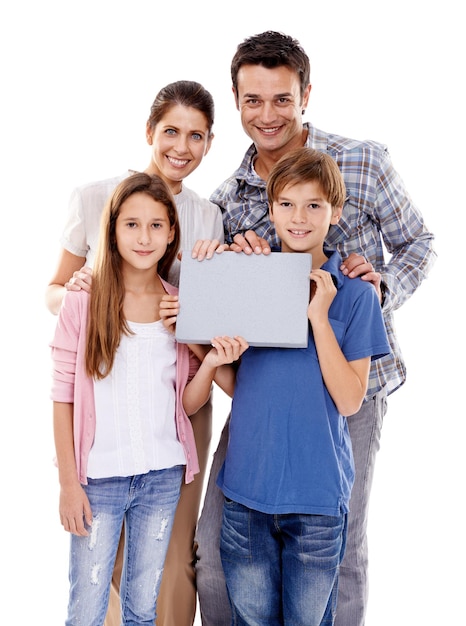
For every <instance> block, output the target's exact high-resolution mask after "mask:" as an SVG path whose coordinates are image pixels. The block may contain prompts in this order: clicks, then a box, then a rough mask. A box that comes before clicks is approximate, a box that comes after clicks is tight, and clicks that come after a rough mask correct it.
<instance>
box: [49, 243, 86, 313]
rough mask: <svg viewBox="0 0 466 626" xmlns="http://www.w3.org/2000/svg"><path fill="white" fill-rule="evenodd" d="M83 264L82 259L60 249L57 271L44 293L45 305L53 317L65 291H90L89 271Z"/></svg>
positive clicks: (84, 260) (83, 259)
mask: <svg viewBox="0 0 466 626" xmlns="http://www.w3.org/2000/svg"><path fill="white" fill-rule="evenodd" d="M85 262H86V259H85V258H84V257H80V256H76V255H74V254H72V253H71V252H68V250H65V249H64V248H63V249H62V251H61V254H60V258H59V260H58V267H57V270H56V272H55V274H54V275H53V276H52V279H51V281H50V283H49V284H48V286H47V290H46V292H45V304H46V306H47V308H48V310H49V311H50V312H51V313H53V314H54V315H58V311H59V310H60V306H61V303H62V300H63V296H64V295H65V292H66V291H67V290H70V291H79V290H80V289H84V290H85V291H90V288H91V281H92V275H91V269H90V268H89V267H86V266H85V265H84V264H85Z"/></svg>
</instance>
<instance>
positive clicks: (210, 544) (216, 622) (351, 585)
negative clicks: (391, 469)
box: [196, 390, 387, 626]
mask: <svg viewBox="0 0 466 626" xmlns="http://www.w3.org/2000/svg"><path fill="white" fill-rule="evenodd" d="M386 406H387V399H386V392H385V390H382V391H380V392H379V393H378V394H377V395H376V396H374V397H373V398H371V399H370V400H367V401H366V402H364V403H363V405H362V407H361V409H360V410H359V412H358V413H356V414H355V415H352V416H351V417H349V418H348V425H349V430H350V435H351V442H352V446H353V454H354V462H355V467H356V482H355V484H354V487H353V491H352V494H351V501H350V513H349V516H348V536H347V545H346V554H345V558H344V560H343V563H342V565H341V568H340V580H339V592H338V595H339V597H338V603H337V616H336V620H335V626H363V624H364V616H365V611H366V603H367V553H368V546H367V537H366V531H367V519H368V509H369V497H370V493H371V487H372V479H373V475H374V468H375V461H376V455H377V451H378V449H379V447H380V437H381V430H382V424H383V418H384V415H385V412H386ZM228 427H229V420H227V422H226V424H225V427H224V428H223V431H222V434H221V437H220V441H219V444H218V447H217V450H216V452H215V454H214V458H213V461H212V468H211V472H210V476H209V482H208V485H207V491H206V495H205V499H204V507H203V509H202V513H201V517H200V519H199V523H198V527H197V533H196V540H197V544H198V549H197V558H198V561H197V563H196V579H197V590H198V594H199V605H200V610H201V616H202V624H203V626H230V625H231V610H230V606H229V603H228V595H227V591H226V586H225V580H224V578H223V571H222V563H221V561H220V555H219V542H220V527H221V520H222V510H223V493H222V492H221V491H220V489H219V488H218V487H217V485H216V479H217V475H218V472H219V470H220V468H221V467H222V464H223V461H224V459H225V455H226V449H227V445H228V433H229V428H228Z"/></svg>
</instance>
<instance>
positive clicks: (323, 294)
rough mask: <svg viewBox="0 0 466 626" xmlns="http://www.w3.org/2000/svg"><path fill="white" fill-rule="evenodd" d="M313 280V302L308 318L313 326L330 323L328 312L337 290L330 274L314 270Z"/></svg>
mask: <svg viewBox="0 0 466 626" xmlns="http://www.w3.org/2000/svg"><path fill="white" fill-rule="evenodd" d="M310 278H311V302H310V303H309V306H308V309H307V316H308V318H309V321H310V322H311V324H313V325H314V324H317V323H318V322H321V321H328V311H329V309H330V305H331V304H332V302H333V299H334V298H335V296H336V294H337V288H336V287H335V284H334V282H333V278H332V275H331V274H330V272H326V271H325V270H321V269H317V270H312V271H311V274H310Z"/></svg>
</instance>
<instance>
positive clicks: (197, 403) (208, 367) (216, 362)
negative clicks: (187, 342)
mask: <svg viewBox="0 0 466 626" xmlns="http://www.w3.org/2000/svg"><path fill="white" fill-rule="evenodd" d="M190 347H191V348H195V350H193V352H194V354H196V356H198V358H199V359H200V360H201V365H200V366H199V369H198V371H197V372H196V374H195V376H194V377H193V378H192V379H191V380H190V382H189V383H188V384H187V385H186V387H185V390H184V393H183V406H184V409H185V411H186V413H187V414H188V415H193V414H194V413H196V412H197V411H198V410H199V409H200V408H201V406H203V405H204V404H205V403H206V402H207V400H208V398H209V395H210V390H211V387H212V383H213V382H214V381H215V382H216V383H217V385H219V387H221V389H223V391H224V392H225V393H226V394H228V395H229V396H230V397H231V396H232V395H233V391H234V387H235V379H236V369H235V367H234V366H233V365H232V364H233V363H234V362H235V361H238V359H239V358H240V356H241V355H242V354H243V352H244V351H245V350H247V349H248V347H249V346H248V343H247V342H246V341H245V340H244V339H243V338H242V337H234V338H232V337H216V338H215V339H213V340H212V348H211V349H210V350H209V351H208V352H207V354H205V355H204V356H203V358H202V353H203V352H204V351H205V350H204V348H205V347H206V346H190ZM198 348H199V350H197V349H198Z"/></svg>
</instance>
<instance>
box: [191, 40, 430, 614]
mask: <svg viewBox="0 0 466 626" xmlns="http://www.w3.org/2000/svg"><path fill="white" fill-rule="evenodd" d="M231 76H232V81H233V94H234V97H235V102H236V106H237V109H238V110H239V112H240V115H241V122H242V125H243V129H244V131H245V132H246V134H247V135H248V136H249V137H250V138H251V139H252V141H253V144H252V145H251V147H250V148H249V150H248V151H247V152H246V154H245V156H244V159H243V161H242V163H241V165H240V167H239V168H238V170H236V172H234V173H233V175H232V176H231V177H230V178H228V179H227V180H226V181H224V183H223V184H222V185H220V187H219V188H218V189H217V190H216V191H215V192H214V193H213V195H212V196H211V200H212V201H213V202H215V203H216V204H218V205H219V206H220V208H221V209H222V212H223V218H224V227H225V234H226V239H227V241H229V242H230V243H233V246H232V248H233V249H236V250H244V251H245V252H246V253H249V254H250V253H252V252H256V253H260V252H267V251H268V249H269V248H268V247H270V249H272V250H274V249H278V239H277V236H276V233H275V230H274V227H273V224H272V223H271V222H270V221H269V218H268V205H267V197H266V180H267V176H268V174H269V172H270V169H271V168H272V166H273V165H274V164H275V163H276V162H277V161H278V159H279V158H280V157H281V156H283V155H284V154H286V153H287V152H289V151H290V150H291V149H293V148H296V147H298V146H304V145H305V146H308V147H310V148H315V149H318V150H321V151H324V152H327V153H328V154H330V155H331V156H332V158H334V159H335V161H336V162H337V164H338V165H339V167H340V170H341V172H342V174H343V178H344V181H345V185H346V189H347V200H346V203H345V206H344V209H343V215H342V218H341V220H340V221H339V223H338V224H336V225H334V226H332V227H331V228H330V231H329V234H328V237H327V239H326V246H327V247H328V248H333V249H337V250H338V251H339V252H340V254H341V256H342V258H343V259H346V260H345V261H344V262H343V265H342V269H343V272H344V273H345V274H347V275H349V276H350V277H354V276H362V277H363V280H367V281H370V282H372V283H373V284H374V287H375V288H376V289H377V291H378V293H379V297H380V300H381V303H382V306H383V313H384V319H385V324H386V328H387V333H388V337H389V340H390V345H391V350H392V352H391V354H390V355H388V356H386V357H383V358H382V359H380V360H378V361H375V362H374V363H373V365H372V367H371V373H370V381H369V388H368V393H367V395H366V398H365V401H364V403H363V405H362V407H361V409H360V411H359V412H358V413H356V414H355V415H352V416H350V417H348V424H349V430H350V434H351V441H352V446H353V454H354V458H355V468H356V480H355V484H354V487H353V491H352V495H351V502H350V513H349V518H348V539H347V547H346V554H345V557H344V559H343V563H342V565H341V569H340V584H339V593H338V604H337V614H336V620H335V624H336V626H362V625H363V624H364V620H365V612H366V605H367V560H368V555H367V552H368V551H367V536H366V530H367V517H368V507H369V496H370V490H371V485H372V479H373V474H374V465H375V458H376V453H377V451H378V449H379V445H380V435H381V428H382V422H383V417H384V414H385V410H386V398H387V396H388V395H389V394H390V393H392V392H393V391H395V390H396V389H397V388H398V387H400V385H402V384H403V383H404V381H405V376H406V371H405V366H404V363H403V358H402V355H401V351H400V348H399V346H398V343H397V339H396V336H395V333H394V327H393V312H394V310H395V309H397V308H398V307H400V306H401V305H402V304H404V302H406V300H407V299H408V298H409V297H410V296H411V295H412V294H413V293H414V291H415V290H416V289H417V288H418V287H419V285H420V284H421V282H422V281H423V279H424V278H426V276H427V274H428V272H429V271H430V269H431V267H432V265H433V264H434V261H435V258H436V254H435V252H434V251H433V249H432V241H433V235H432V234H431V233H430V232H429V231H428V229H427V227H426V226H425V224H424V220H423V218H422V215H421V214H420V212H419V211H418V210H417V209H416V207H415V206H414V205H413V204H412V202H411V199H410V197H409V195H408V193H407V191H406V189H405V187H404V184H403V181H402V180H401V178H400V176H399V175H398V174H397V172H396V171H395V170H394V168H393V166H392V164H391V160H390V157H389V154H388V151H387V149H386V147H385V146H383V145H381V144H378V143H376V142H373V141H365V142H361V141H356V140H353V139H348V138H345V137H340V136H338V135H335V134H329V133H326V132H323V131H320V130H318V129H316V128H314V127H313V126H312V125H311V124H310V123H304V124H303V121H302V115H303V114H304V112H305V110H306V108H307V105H308V102H309V96H310V92H311V84H310V64H309V59H308V57H307V55H306V53H305V52H304V50H303V49H302V48H301V46H300V44H299V42H297V41H296V40H294V39H293V38H291V37H289V36H286V35H284V34H282V33H277V32H273V31H267V32H265V33H261V34H259V35H256V36H253V37H250V38H248V39H246V40H245V41H244V42H243V43H241V44H240V45H239V46H238V49H237V51H236V54H235V56H234V57H233V61H232V65H231ZM264 240H265V242H267V244H266V243H265V242H264ZM267 246H268V247H267ZM384 247H385V248H386V250H387V251H388V253H389V254H390V255H391V256H390V258H389V260H388V261H387V262H386V261H385V259H384ZM227 440H228V423H227V424H226V426H225V428H224V431H223V433H222V436H221V440H220V443H219V447H218V449H217V451H216V453H215V456H214V460H213V464H212V469H211V476H210V480H209V484H208V487H207V492H206V497H205V503H204V508H203V511H202V514H201V517H200V520H199V524H198V531H197V542H198V552H197V557H198V562H197V565H196V572H197V573H196V578H197V587H198V593H199V600H200V608H201V615H202V622H203V625H204V626H222V625H223V624H225V626H227V625H229V624H230V623H231V622H230V619H231V617H230V610H229V605H228V598H227V594H226V588H225V583H224V579H223V573H222V569H221V562H220V556H219V547H218V544H219V532H220V525H221V511H222V504H223V496H222V494H221V492H220V490H219V489H218V488H217V487H216V485H215V480H216V477H217V473H218V470H219V468H220V467H221V465H222V463H223V459H224V455H225V449H226V444H227Z"/></svg>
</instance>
